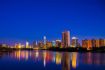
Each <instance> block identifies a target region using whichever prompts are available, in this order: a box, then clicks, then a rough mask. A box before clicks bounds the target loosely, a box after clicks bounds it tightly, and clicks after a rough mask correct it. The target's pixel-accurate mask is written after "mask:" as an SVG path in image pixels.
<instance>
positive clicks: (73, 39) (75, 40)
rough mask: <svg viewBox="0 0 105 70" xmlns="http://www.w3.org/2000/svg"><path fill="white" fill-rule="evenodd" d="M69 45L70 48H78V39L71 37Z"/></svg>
mask: <svg viewBox="0 0 105 70" xmlns="http://www.w3.org/2000/svg"><path fill="white" fill-rule="evenodd" d="M71 45H72V47H78V38H76V37H72V41H71Z"/></svg>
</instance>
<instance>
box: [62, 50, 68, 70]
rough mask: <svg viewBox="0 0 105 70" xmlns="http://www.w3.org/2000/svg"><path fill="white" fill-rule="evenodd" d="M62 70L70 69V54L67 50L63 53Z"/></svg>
mask: <svg viewBox="0 0 105 70" xmlns="http://www.w3.org/2000/svg"><path fill="white" fill-rule="evenodd" d="M62 70H70V55H69V53H67V52H64V53H63V55H62Z"/></svg>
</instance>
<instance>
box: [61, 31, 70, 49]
mask: <svg viewBox="0 0 105 70" xmlns="http://www.w3.org/2000/svg"><path fill="white" fill-rule="evenodd" d="M62 46H63V48H65V47H69V46H70V31H65V32H62Z"/></svg>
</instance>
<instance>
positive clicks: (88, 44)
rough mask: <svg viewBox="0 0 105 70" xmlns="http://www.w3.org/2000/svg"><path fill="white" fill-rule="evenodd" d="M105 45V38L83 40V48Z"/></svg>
mask: <svg viewBox="0 0 105 70" xmlns="http://www.w3.org/2000/svg"><path fill="white" fill-rule="evenodd" d="M103 46H105V39H91V40H88V39H85V40H82V47H83V48H88V49H89V48H92V47H103Z"/></svg>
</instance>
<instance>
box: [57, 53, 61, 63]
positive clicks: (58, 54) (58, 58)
mask: <svg viewBox="0 0 105 70" xmlns="http://www.w3.org/2000/svg"><path fill="white" fill-rule="evenodd" d="M61 58H62V56H61V54H60V53H56V64H61Z"/></svg>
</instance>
